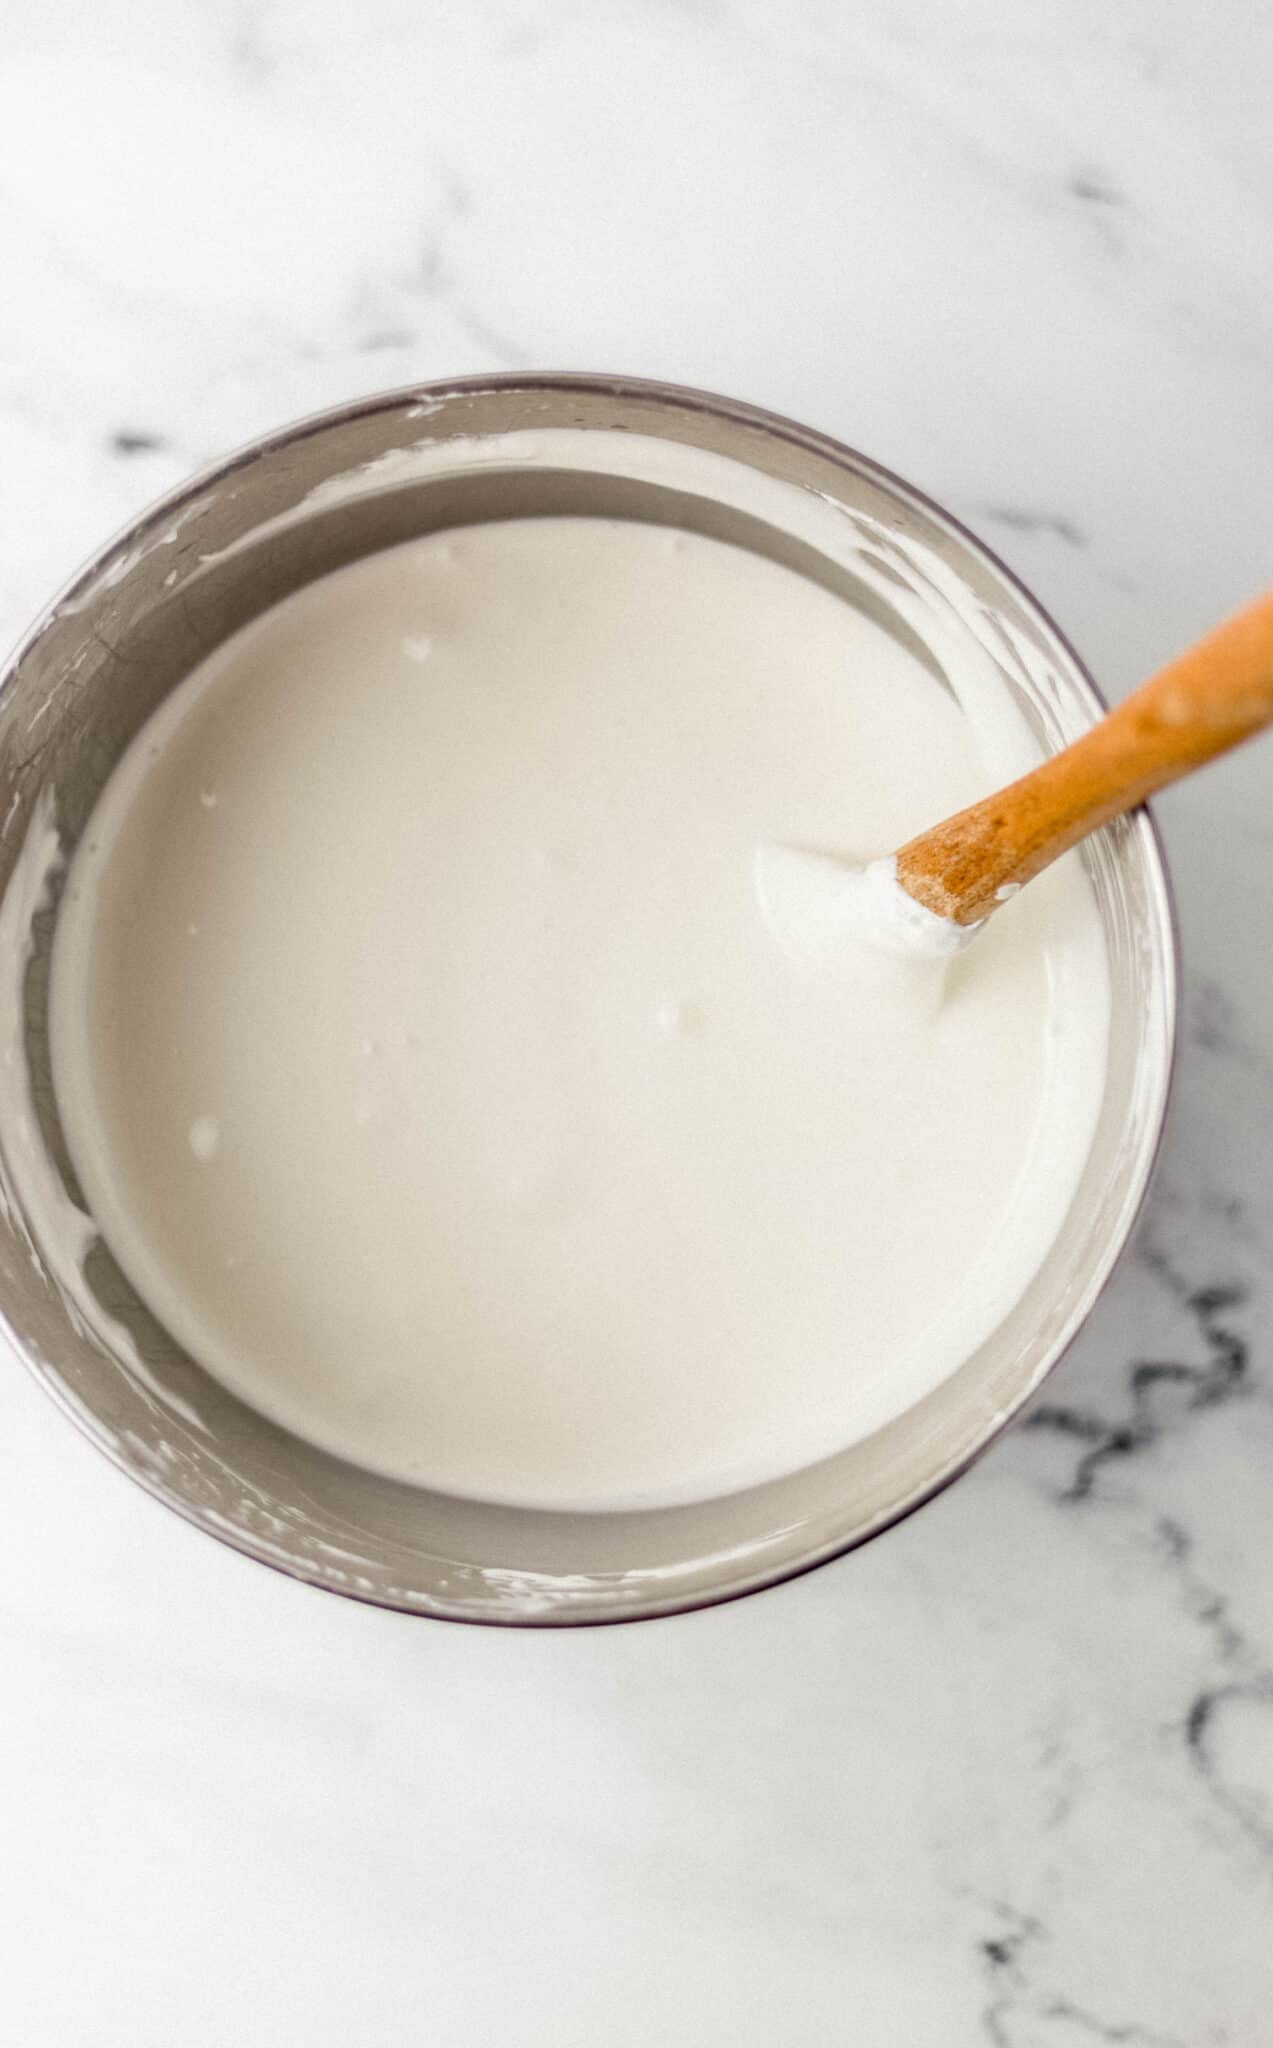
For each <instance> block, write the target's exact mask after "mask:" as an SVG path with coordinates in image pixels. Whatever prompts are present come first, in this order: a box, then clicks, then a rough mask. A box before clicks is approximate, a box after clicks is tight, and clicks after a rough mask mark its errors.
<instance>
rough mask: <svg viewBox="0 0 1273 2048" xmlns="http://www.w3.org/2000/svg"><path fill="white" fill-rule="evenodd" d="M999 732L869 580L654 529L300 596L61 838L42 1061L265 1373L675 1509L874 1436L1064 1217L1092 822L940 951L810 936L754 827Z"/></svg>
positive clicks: (397, 571)
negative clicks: (832, 958)
mask: <svg viewBox="0 0 1273 2048" xmlns="http://www.w3.org/2000/svg"><path fill="white" fill-rule="evenodd" d="M1010 718H1011V714H1010V713H1008V712H1006V711H1005V719H1008V720H1010ZM980 737H981V738H982V739H983V740H984V739H985V738H986V737H987V735H986V734H984V733H983V734H982V735H981V736H980ZM998 737H999V738H1002V734H1000V735H998ZM978 739H979V735H978V734H977V733H975V732H974V731H973V729H972V727H971V726H970V724H969V723H968V721H967V720H966V719H965V717H964V715H963V713H962V712H961V710H960V708H959V706H958V705H957V704H956V702H955V701H954V700H953V699H952V698H951V697H950V696H949V695H948V694H947V693H946V692H945V691H944V690H943V689H942V688H941V687H940V686H939V685H938V684H937V683H936V682H935V681H934V680H933V678H932V677H931V676H930V675H929V674H928V673H927V672H926V671H925V669H924V668H923V667H922V666H921V665H920V664H919V663H918V662H917V661H915V660H914V659H913V658H912V657H911V656H910V655H908V654H906V653H905V652H903V651H902V650H901V649H900V648H899V647H898V646H897V645H896V644H895V643H894V642H893V641H892V640H890V639H889V638H888V637H887V636H886V635H885V634H884V633H883V632H882V631H881V630H880V629H879V628H877V627H876V626H874V625H872V624H870V623H869V622H868V621H867V620H865V619H864V618H863V617H861V616H860V615H858V614H857V613H855V612H853V611H852V610H850V609H849V608H848V607H847V606H846V605H845V604H843V603H842V602H841V601H840V600H838V599H837V598H835V597H833V596H831V595H830V594H828V593H827V592H825V591H823V590H821V589H818V588H816V587H814V586H813V585H811V584H809V583H808V582H806V581H804V580H803V579H801V578H799V577H797V576H796V575H795V574H793V573H792V572H790V571H788V570H785V569H780V568H778V567H776V566H775V565H773V564H771V563H768V562H765V561H762V560H760V559H758V558H757V557H755V556H753V555H750V554H744V553H742V552H741V551H738V550H735V549H733V548H729V547H726V546H724V545H721V544H719V543H715V542H710V541H706V540H703V539H701V538H697V537H693V536H690V535H686V534H679V533H673V532H670V531H668V530H666V529H660V528H654V527H646V526H640V525H635V524H625V523H619V522H608V521H598V520H583V519H541V520H520V521H511V522H507V523H504V524H499V525H489V526H482V527H476V528H469V529H465V530H463V531H460V532H457V533H455V534H453V535H442V536H436V537H434V538H431V539H427V540H422V541H418V542H414V543H411V544H410V545H408V546H406V547H402V548H398V549H394V550H392V551H390V552H387V553H384V554H381V555H378V556H375V557H373V558H371V559H369V560H366V561H363V562H361V563H358V564H355V565H354V566H353V567H351V568H348V569H345V570H343V571H341V572H340V573H339V574H337V575H334V576H331V577H329V578H327V579H325V580H324V581H323V582H321V583H318V584H316V585H312V586H311V587H310V588H309V589H307V590H305V591H303V592H301V593H299V594H298V595H297V596H295V597H294V598H292V599H290V600H288V601H287V602H286V603H285V604H282V605H280V606H278V607H277V608H276V609H275V610H273V611H272V612H270V613H268V614H267V615H266V616H265V617H264V618H262V619H260V620H258V621H256V622H255V623H254V624H253V625H251V626H249V627H248V628H246V629H245V630H244V631H243V632H242V633H240V634H239V635H238V636H237V637H236V638H235V639H234V640H232V641H231V642H230V643H229V644H228V645H227V646H226V647H224V648H223V649H221V650H220V651H219V652H218V653H217V654H215V655H214V656H213V657H212V658H211V659H210V660H209V661H207V662H206V663H204V664H203V666H202V667H201V668H199V669H198V670H197V671H196V672H195V673H194V674H193V675H192V676H190V677H189V678H188V680H187V681H186V682H185V683H184V684H183V685H182V686H181V687H180V688H179V689H178V690H177V691H176V692H175V693H174V694H173V695H172V696H171V697H170V698H169V699H168V701H167V702H166V703H165V704H164V706H163V707H162V708H161V710H160V711H159V713H158V714H157V715H156V716H155V717H154V718H153V719H152V720H151V722H150V724H149V725H148V726H147V727H146V728H145V729H144V730H143V732H142V733H141V734H140V735H139V736H138V738H137V740H136V741H135V742H134V744H133V746H132V748H131V749H130V751H129V753H128V754H127V756H126V757H125V759H124V761H123V762H122V764H121V765H120V767H119V768H118V770H117V771H116V773H115V775H114V776H113V777H112V779H111V781H110V783H109V785H108V787H107V789H106V792H105V794H104V796H103V798H102V800H101V803H100V805H99V807H98V809H97V812H96V814H95V816H94V818H93V820H92V823H91V825H90V828H89V830H88V832H87V833H86V834H85V836H84V839H83V841H82V842H81V846H80V849H79V851H78V853H77V855H76V858H75V861H74V864H73V867H72V870H71V876H70V879H69V882H68V886H67V892H66V896H65V899H64V906H63V910H62V913H61V917H60V921H59V927H58V932H57V940H56V950H55V960H54V982H53V1002H52V1032H53V1057H54V1072H55V1078H56V1083H57V1090H58V1097H59V1103H60V1107H61V1112H62V1116H63V1121H64V1125H65V1130H66V1135H67V1140H68V1143H69V1145H70V1148H71V1152H72V1156H73V1158H74V1161H75V1164H76V1168H77V1172H78V1174H79V1176H80V1179H81V1181H82V1184H83V1187H84V1191H85V1194H86V1197H87V1199H88V1201H89V1203H90V1206H91V1208H92V1210H93V1213H94V1215H95V1217H96V1219H97V1221H98V1223H99V1225H100V1227H101V1229H102V1232H103V1234H104V1235H105V1237H106V1239H107V1241H108V1243H109V1244H110V1246H111V1247H112V1249H113V1251H114V1253H115V1255H116V1257H117V1259H118V1260H119V1262H120V1264H121V1265H122V1266H123V1268H124V1269H125V1271H126V1272H127V1273H128V1274H129V1276H130V1277H131V1279H132V1280H133V1282H134V1284H135V1286H136V1287H137V1288H138V1290H139V1292H140V1293H141V1294H142V1296H143V1297H144V1298H145V1299H146V1300H147V1301H148V1302H149V1303H150V1304H151V1306H152V1308H153V1309H154V1310H155V1312H156V1313H157V1314H158V1315H159V1316H160V1318H161V1319H162V1320H163V1321H164V1322H165V1323H166V1324H167V1325H168V1326H169V1328H170V1329H171V1330H172V1331H173V1332H174V1334H176V1335H177V1336H178V1337H179V1338H180V1339H181V1341H182V1342H183V1343H184V1344H185V1345H186V1346H187V1348H188V1349H189V1350H190V1351H191V1352H192V1353H193V1354H194V1355H195V1356H196V1357H198V1358H199V1359H201V1360H202V1361H203V1362H204V1363H205V1364H206V1365H207V1366H208V1368H209V1369H210V1370H211V1371H212V1372H214V1373H216V1374H217V1375H218V1376H219V1377H220V1378H221V1379H222V1380H224V1381H225V1382H226V1383H227V1384H229V1385H230V1386H231V1387H233V1388H234V1389H235V1390H236V1391H238V1392H239V1393H240V1394H241V1395H242V1396H243V1397H244V1398H245V1399H246V1400H248V1401H249V1402H251V1403H253V1404H254V1405H255V1406H257V1407H259V1408H261V1409H263V1410H265V1411H267V1412H268V1413H270V1414H271V1415H273V1416H275V1417H276V1418H277V1419H278V1420H279V1421H280V1422H282V1423H284V1424H285V1425H287V1426H288V1427H290V1428H292V1429H294V1430H295V1431H297V1432H298V1433H299V1434H300V1435H302V1436H305V1437H308V1438H310V1439H311V1440H313V1441H315V1442H317V1443H320V1444H323V1445H325V1446H326V1447H328V1448H329V1449H331V1450H333V1451H336V1452H338V1453H340V1454H342V1455H344V1456H346V1457H349V1458H352V1459H354V1460H357V1461H358V1462H360V1463H362V1464H365V1465H368V1466H372V1467H375V1468H378V1469H380V1470H382V1471H384V1472H387V1473H390V1474H393V1475H396V1476H400V1477H403V1478H407V1479H411V1480H416V1481H423V1482H425V1483H427V1484H429V1485H433V1486H437V1487H441V1488H444V1489H448V1490H451V1491H454V1492H460V1493H467V1494H477V1495H482V1496H486V1497H489V1498H498V1499H504V1500H508V1501H513V1502H525V1503H530V1504H536V1505H543V1506H552V1507H582V1506H603V1507H619V1506H628V1505H633V1504H643V1503H654V1502H659V1501H667V1500H676V1499H687V1498H693V1497H699V1496H703V1495H707V1494H711V1493H713V1492H720V1491H724V1490H727V1489H729V1488H732V1487H736V1486H738V1485H741V1484H745V1483H748V1482H750V1481H752V1480H755V1479H758V1478H762V1477H767V1476H770V1475H772V1474H774V1473H777V1472H781V1471H783V1470H786V1469H790V1468H792V1467H794V1466H796V1465H798V1464H801V1463H804V1462H807V1461H808V1460H810V1459H812V1458H815V1457H818V1456H820V1455H822V1454H824V1453H827V1452H830V1451H833V1450H835V1449H837V1448H839V1447H840V1446H841V1445H843V1444H845V1443H847V1442H849V1441H851V1440H853V1439H854V1438H856V1437H859V1436H862V1435H864V1434H866V1433H868V1432H869V1431H871V1430H873V1429H875V1428H877V1427H878V1426H880V1425H881V1424H882V1423H884V1422H885V1421H887V1420H889V1419H890V1418H891V1417H893V1416H895V1415H896V1414H898V1413H899V1412H901V1411H902V1410H903V1409H904V1408H905V1407H907V1406H909V1405H910V1404H911V1403H913V1402H914V1401H915V1400H916V1399H918V1398H919V1397H921V1396H922V1395H923V1394H924V1393H925V1392H926V1391H928V1390H929V1389H931V1388H932V1387H933V1386H935V1385H936V1384H937V1383H938V1382H939V1381H940V1380H942V1379H943V1378H944V1377H945V1376H946V1375H948V1374H949V1373H950V1372H952V1371H953V1370H954V1369H955V1368H956V1367H957V1366H958V1365H959V1364H960V1363H961V1361H962V1360H963V1359H964V1358H966V1357H967V1356H968V1355H969V1353H970V1352H971V1351H972V1350H973V1349H974V1348H975V1347H976V1345H977V1344H978V1343H979V1342H980V1341H981V1339H982V1338H983V1337H985V1336H986V1335H987V1334H988V1333H989V1332H990V1331H991V1330H992V1329H993V1328H994V1326H995V1325H996V1324H997V1323H998V1322H999V1321H1000V1320H1001V1318H1002V1317H1003V1315H1004V1314H1005V1313H1006V1312H1007V1310H1008V1309H1009V1308H1010V1307H1011V1306H1012V1305H1013V1303H1014V1302H1015V1301H1016V1300H1017V1299H1018V1298H1019V1296H1020V1294H1021V1292H1022V1291H1023V1289H1024V1287H1025V1286H1026V1284H1027V1282H1028V1281H1029V1279H1030V1277H1031V1275H1032V1274H1033V1272H1034V1271H1035V1269H1036V1268H1037V1266H1038V1264H1039V1263H1040V1261H1041V1259H1042V1257H1043V1256H1044V1254H1045V1252H1046V1250H1047V1248H1048V1246H1049V1244H1050V1242H1051V1240H1052V1238H1053V1236H1054V1235H1055V1233H1056V1230H1057V1229H1058V1227H1059V1225H1060V1222H1061V1220H1062V1218H1063V1216H1064V1214H1065V1210H1066V1208H1067V1206H1068V1203H1069V1200H1070V1198H1071V1195H1072V1193H1073V1190H1074V1187H1075V1185H1076V1183H1077V1180H1078V1177H1079V1174H1080V1172H1081V1169H1082V1165H1083V1162H1084V1159H1085V1156H1086V1152H1087V1148H1088V1143H1089V1140H1090V1136H1091V1131H1092V1128H1093V1125H1094V1121H1095V1117H1096V1112H1097V1108H1098V1105H1099V1101H1100V1096H1101V1090H1102V1086H1103V1080H1104V1059H1105V1031H1106V1019H1107V1009H1108V994H1107V981H1106V970H1105V961H1104V953H1103V945H1102V939H1101V934H1100V929H1099V925H1098V920H1097V913H1096V909H1095V905H1094V902H1093V901H1092V898H1091V896H1090V892H1089V890H1088V887H1087V883H1086V881H1085V878H1084V876H1083V874H1082V871H1081V869H1080V868H1079V867H1078V865H1077V864H1076V863H1075V862H1074V861H1073V860H1072V859H1071V860H1067V861H1066V862H1064V863H1062V864H1061V865H1060V867H1058V868H1057V869H1056V870H1054V871H1053V872H1052V873H1050V874H1049V875H1047V876H1045V877H1043V878H1042V879H1041V880H1040V881H1039V882H1037V883H1035V884H1034V885H1033V886H1032V887H1031V888H1030V889H1029V890H1028V891H1026V892H1025V893H1024V894H1023V895H1022V896H1021V897H1020V898H1019V899H1018V900H1017V901H1015V902H1013V903H1011V904H1009V905H1007V906H1006V907H1005V908H1004V909H1003V910H1002V911H1001V912H999V913H998V914H997V915H996V917H995V918H994V919H993V920H992V922H991V924H990V926H989V927H988V928H987V930H986V931H985V932H984V933H983V934H981V935H980V936H979V937H978V939H977V941H976V942H975V944H974V945H972V946H971V947H970V948H969V949H968V950H967V952H966V953H964V954H962V955H961V956H960V957H959V958H957V959H956V960H955V961H954V962H953V963H951V964H950V965H949V966H947V965H945V964H937V965H935V964H933V963H929V962H910V961H899V960H895V959H888V958H886V957H884V956H874V955H872V956H871V957H869V958H866V957H864V958H863V959H861V960H855V961H849V962H845V961H839V962H833V963H827V962H823V961H819V960H817V959H810V958H808V957H801V956H800V954H799V953H798V952H797V953H796V954H794V955H793V954H792V953H790V952H788V951H787V950H785V949H784V948H783V946H782V945H780V944H779V943H777V942H776V940H775V937H774V935H773V932H772V931H771V930H770V928H769V927H768V925H767V924H766V921H765V919H764V917H763V916H762V915H761V913H760V910H759V909H758V906H757V902H756V897H755V893H754V886H753V860H754V855H755V852H756V848H757V846H758V845H759V844H764V843H771V842H777V843H779V844H793V845H797V846H799V845H804V846H812V847H821V848H825V849H828V850H831V851H835V852H837V853H842V854H844V855H847V856H851V857H853V858H863V857H867V856H870V855H875V854H879V853H881V852H885V851H887V850H888V849H890V848H891V847H893V846H896V845H897V844H899V843H900V842H902V841H904V840H905V839H907V838H909V837H910V836H911V835H912V834H913V833H915V832H916V831H918V830H919V829H921V828H922V827H924V826H925V825H928V824H930V823H931V822H933V821H934V820H935V819H936V818H938V817H940V816H942V815H943V814H944V813H946V812H948V811H950V810H952V809H955V808H957V807H958V806H960V805H962V804H964V803H967V802H969V801H970V800H972V799H973V798H974V797H976V796H978V795H981V794H982V793H984V791H985V790H986V789H987V788H988V787H989V786H990V783H991V780H992V778H991V776H990V775H989V774H988V772H987V770H986V769H985V768H984V767H983V766H982V765H981V761H980V758H979V749H978Z"/></svg>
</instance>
